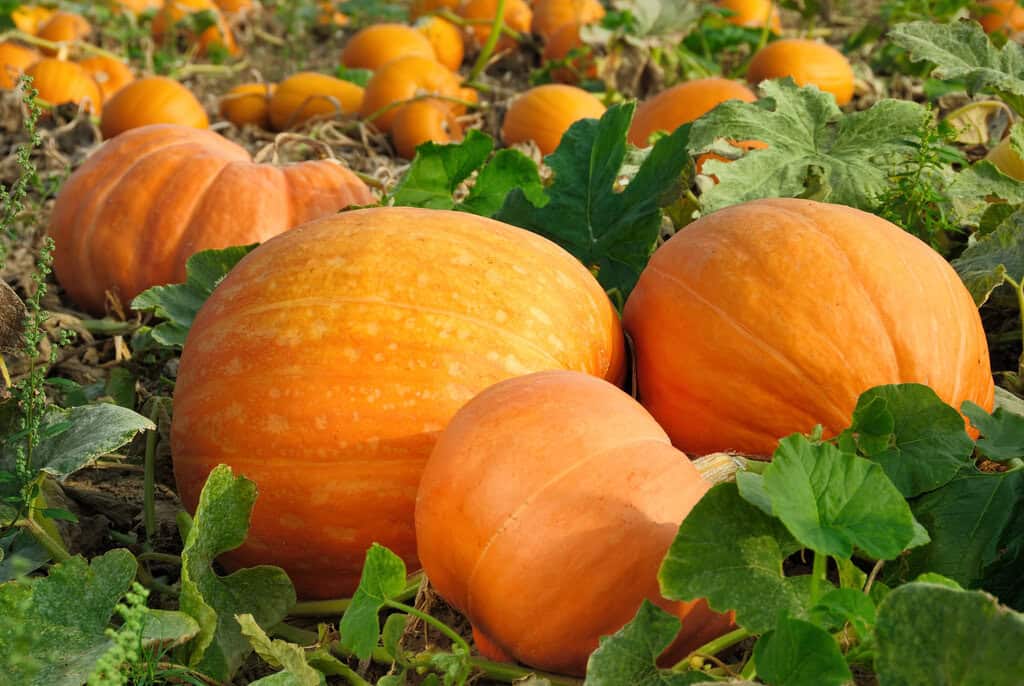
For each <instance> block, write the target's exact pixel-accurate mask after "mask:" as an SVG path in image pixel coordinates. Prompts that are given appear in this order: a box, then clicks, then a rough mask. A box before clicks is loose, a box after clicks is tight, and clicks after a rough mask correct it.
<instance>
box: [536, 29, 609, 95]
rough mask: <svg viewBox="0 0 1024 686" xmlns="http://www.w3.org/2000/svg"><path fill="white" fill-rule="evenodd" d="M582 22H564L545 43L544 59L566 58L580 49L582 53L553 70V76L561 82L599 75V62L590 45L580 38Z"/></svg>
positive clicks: (576, 80)
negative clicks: (565, 64)
mask: <svg viewBox="0 0 1024 686" xmlns="http://www.w3.org/2000/svg"><path fill="white" fill-rule="evenodd" d="M582 26H583V25H582V24H564V25H563V26H562V28H560V29H558V30H557V31H555V32H554V34H552V35H551V38H549V39H548V41H547V43H545V44H544V60H545V61H549V62H550V61H556V60H564V59H566V58H567V57H568V56H569V53H570V52H571V51H572V50H574V49H578V51H579V52H582V53H584V54H581V55H580V56H579V57H576V58H574V59H573V60H572V61H571V62H569V63H568V66H565V67H558V68H556V69H553V70H552V71H551V78H552V79H554V80H555V81H557V82H559V83H569V84H573V83H577V82H578V81H579V80H580V76H584V77H587V78H595V77H596V76H597V64H596V63H595V61H594V56H593V54H592V53H591V52H590V47H589V46H588V45H587V44H586V43H584V42H583V40H582V39H581V38H580V28H581V27H582Z"/></svg>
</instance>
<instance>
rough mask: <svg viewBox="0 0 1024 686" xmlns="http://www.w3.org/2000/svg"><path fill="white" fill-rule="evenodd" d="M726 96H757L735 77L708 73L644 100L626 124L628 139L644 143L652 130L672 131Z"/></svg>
mask: <svg viewBox="0 0 1024 686" xmlns="http://www.w3.org/2000/svg"><path fill="white" fill-rule="evenodd" d="M727 100H742V101H743V102H754V101H755V100H757V97H756V96H755V95H754V94H753V93H752V92H751V91H750V89H749V88H747V87H746V86H744V85H743V84H741V83H738V82H736V81H731V80H729V79H723V78H721V77H710V78H706V79H696V80H694V81H687V82H685V83H681V84H679V85H677V86H673V87H672V88H669V89H668V90H665V91H662V92H661V93H658V94H657V95H655V96H653V97H650V98H648V99H647V100H644V101H643V102H642V103H640V105H639V106H638V107H637V108H636V114H635V115H634V117H633V123H632V124H631V125H630V127H629V142H630V143H632V144H633V145H636V146H639V147H644V146H646V145H647V144H648V139H649V138H650V137H651V134H652V133H654V132H656V131H666V132H668V133H672V132H673V131H675V130H676V129H677V128H679V127H680V126H682V125H683V124H686V123H688V122H692V121H695V120H697V119H699V118H700V117H702V116H703V115H705V114H707V113H708V112H710V111H711V110H713V109H715V107H717V106H718V105H720V104H722V103H723V102H725V101H727Z"/></svg>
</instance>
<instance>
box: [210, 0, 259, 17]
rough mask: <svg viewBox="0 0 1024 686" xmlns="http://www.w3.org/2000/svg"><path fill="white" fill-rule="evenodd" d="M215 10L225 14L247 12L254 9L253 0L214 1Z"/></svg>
mask: <svg viewBox="0 0 1024 686" xmlns="http://www.w3.org/2000/svg"><path fill="white" fill-rule="evenodd" d="M215 1H216V3H217V8H218V9H219V10H220V11H221V12H225V13H227V14H237V13H239V12H247V11H249V10H251V9H252V8H253V7H255V3H254V2H253V0H215Z"/></svg>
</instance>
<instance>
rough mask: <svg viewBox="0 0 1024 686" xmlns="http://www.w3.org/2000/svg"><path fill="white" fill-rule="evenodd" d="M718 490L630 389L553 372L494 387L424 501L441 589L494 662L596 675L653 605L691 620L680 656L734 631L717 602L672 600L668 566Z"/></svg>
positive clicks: (469, 411) (446, 440) (429, 564)
mask: <svg viewBox="0 0 1024 686" xmlns="http://www.w3.org/2000/svg"><path fill="white" fill-rule="evenodd" d="M710 487H711V484H710V483H709V482H707V481H705V480H704V479H703V478H701V476H700V474H699V473H698V471H697V469H696V468H695V467H694V465H693V464H692V463H691V462H690V461H689V459H687V457H686V455H684V454H683V453H681V452H680V451H678V450H676V449H675V448H673V447H672V445H671V443H670V442H669V439H668V436H666V435H665V432H664V431H663V430H662V428H661V427H659V426H658V424H657V422H655V421H654V419H653V418H652V417H651V416H650V415H649V414H648V413H647V412H646V411H645V410H644V409H643V407H641V406H640V404H639V403H637V402H636V401H635V400H633V399H632V398H631V397H629V395H627V394H626V393H624V392H622V391H621V390H619V389H618V388H616V387H615V386H613V385H612V384H610V383H608V382H606V381H603V380H601V379H597V378H594V377H592V376H588V375H585V374H580V373H578V372H571V371H545V372H539V373H536V374H530V375H527V376H519V377H516V378H513V379H509V380H507V381H502V382H501V383H498V384H496V385H494V386H491V387H490V388H488V389H487V390H485V391H484V392H483V393H481V394H479V395H477V396H476V397H475V398H473V399H472V400H470V401H469V402H468V403H467V404H466V405H464V406H463V408H462V409H461V410H459V412H458V413H457V414H456V415H455V417H454V418H453V419H452V420H451V422H449V424H448V426H447V428H446V429H445V430H444V432H443V433H442V434H441V437H440V438H439V439H438V442H437V445H436V446H435V447H434V450H433V452H432V453H431V455H430V459H429V460H428V461H427V465H426V468H425V469H424V472H423V479H422V480H421V481H420V489H419V494H418V495H417V498H416V537H417V540H418V542H419V555H420V560H421V562H422V563H423V569H424V571H425V572H426V574H427V577H428V578H429V579H430V582H431V584H432V586H433V587H434V589H435V590H436V591H437V592H438V593H439V594H440V595H441V596H442V597H444V598H445V600H447V601H448V602H449V603H450V604H452V605H453V606H454V607H456V608H457V609H459V610H461V611H462V612H463V613H465V614H467V615H468V617H469V619H470V621H471V622H472V624H473V627H474V631H473V634H474V637H475V638H476V639H477V647H478V649H479V650H481V652H484V653H485V655H487V656H489V657H492V658H499V659H500V658H501V657H503V654H504V655H507V656H508V657H512V658H515V659H518V660H519V661H521V662H523V663H525V664H526V665H529V666H530V667H535V668H539V669H543V670H548V671H553V672H559V673H568V674H576V675H582V674H583V672H584V670H585V668H586V661H587V656H588V655H589V654H590V653H591V652H592V651H593V650H594V649H595V648H597V645H598V638H599V637H600V636H607V635H609V634H612V633H614V632H616V631H618V630H619V629H620V628H622V626H623V625H624V624H626V623H627V622H628V621H629V620H630V619H632V618H633V615H634V614H636V611H637V609H638V608H639V607H640V604H641V602H642V601H643V599H644V598H647V599H649V600H651V601H653V602H655V603H657V604H659V605H661V606H662V607H664V608H665V609H667V610H668V611H670V612H672V613H673V614H675V615H677V616H678V617H679V618H680V619H682V621H683V626H682V630H681V632H680V634H679V636H678V637H677V639H676V642H675V644H674V645H673V646H672V648H671V649H670V653H671V654H672V655H673V656H674V657H675V658H677V659H681V658H682V657H684V656H685V655H686V654H687V653H689V652H690V651H691V650H694V649H696V648H697V647H699V646H700V645H702V644H703V643H704V642H706V641H708V640H711V639H712V638H715V637H716V636H719V635H721V634H724V633H726V632H727V631H728V630H729V628H730V625H731V619H730V618H729V617H727V616H723V615H719V614H717V613H714V612H712V611H711V610H710V609H709V608H708V607H707V604H706V602H704V601H703V600H700V601H696V602H690V603H673V602H669V601H667V600H665V599H663V598H662V597H661V594H660V592H659V589H658V579H657V574H658V568H659V567H660V565H661V561H662V559H663V558H664V557H665V553H666V552H667V551H668V548H669V545H670V544H671V543H672V540H673V538H674V537H675V534H676V531H677V530H678V529H679V524H680V522H682V520H683V519H684V518H685V517H686V515H687V514H688V513H689V511H690V510H691V509H692V508H693V506H694V505H695V504H696V503H697V501H698V500H700V498H701V497H702V496H703V495H704V493H705V492H706V491H707V490H708V488H710Z"/></svg>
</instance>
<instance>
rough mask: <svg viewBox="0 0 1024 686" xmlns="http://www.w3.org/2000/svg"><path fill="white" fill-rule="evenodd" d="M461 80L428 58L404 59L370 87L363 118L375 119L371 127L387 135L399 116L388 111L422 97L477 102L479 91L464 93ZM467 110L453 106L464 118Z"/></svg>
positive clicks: (382, 72)
mask: <svg viewBox="0 0 1024 686" xmlns="http://www.w3.org/2000/svg"><path fill="white" fill-rule="evenodd" d="M461 81H462V80H461V78H460V77H459V75H458V74H456V73H454V72H452V71H451V70H450V69H448V68H447V67H445V66H444V65H443V64H441V63H439V62H436V61H434V60H432V59H427V58H425V57H402V58H400V59H397V60H394V61H392V62H388V63H387V64H385V65H384V66H383V67H381V68H380V69H379V70H377V72H376V73H375V74H374V75H373V78H371V79H370V82H369V83H368V84H366V97H365V98H363V104H362V107H361V108H360V110H359V115H360V116H361V117H363V118H364V119H366V118H368V117H372V120H370V123H372V124H373V125H374V126H375V127H377V128H378V129H380V130H381V131H383V132H385V133H389V132H390V131H391V122H392V121H394V118H395V115H396V114H397V112H396V111H395V110H394V109H390V110H387V111H385V110H384V108H386V107H388V106H389V105H392V103H396V102H402V101H405V100H409V99H410V98H413V97H416V96H418V95H422V94H427V93H432V94H435V95H442V96H446V97H450V98H459V99H463V100H465V99H469V98H472V99H474V100H475V97H476V91H473V90H470V89H463V88H462V86H461ZM464 109H465V108H463V107H460V106H458V105H457V104H454V103H453V107H452V111H453V112H454V113H456V114H461V113H462V112H463V111H464Z"/></svg>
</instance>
